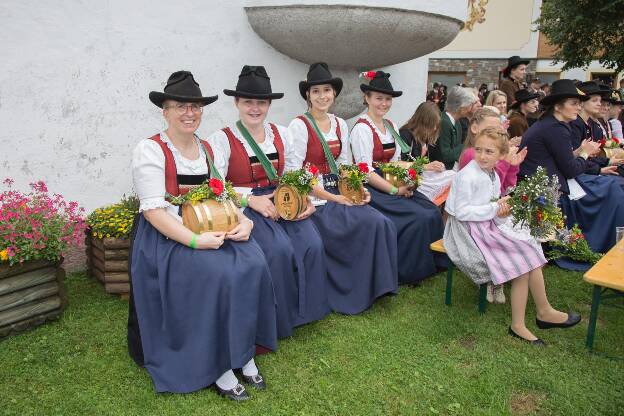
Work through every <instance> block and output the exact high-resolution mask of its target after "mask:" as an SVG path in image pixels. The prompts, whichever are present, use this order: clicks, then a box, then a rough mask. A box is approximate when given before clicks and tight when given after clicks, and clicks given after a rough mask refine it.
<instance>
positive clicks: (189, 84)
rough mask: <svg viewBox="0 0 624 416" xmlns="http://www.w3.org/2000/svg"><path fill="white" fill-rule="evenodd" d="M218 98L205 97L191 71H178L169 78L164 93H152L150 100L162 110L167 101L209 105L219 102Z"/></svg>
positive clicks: (214, 96)
mask: <svg viewBox="0 0 624 416" xmlns="http://www.w3.org/2000/svg"><path fill="white" fill-rule="evenodd" d="M217 98H218V96H216V95H213V96H212V97H203V96H202V92H201V90H200V89H199V84H198V83H197V82H196V81H195V78H193V74H191V73H190V72H189V71H177V72H174V73H173V74H171V76H169V79H168V80H167V85H165V88H164V92H159V91H152V92H150V93H149V99H150V101H151V102H153V103H154V104H155V105H157V106H158V107H160V108H162V105H163V102H164V101H165V100H175V101H179V102H182V103H200V104H203V105H208V104H210V103H214V102H215V101H217Z"/></svg>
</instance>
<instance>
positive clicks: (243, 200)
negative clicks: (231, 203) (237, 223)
mask: <svg viewBox="0 0 624 416" xmlns="http://www.w3.org/2000/svg"><path fill="white" fill-rule="evenodd" d="M246 207H247V194H243V195H242V196H241V208H246Z"/></svg>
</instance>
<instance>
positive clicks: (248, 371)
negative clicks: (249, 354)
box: [243, 358, 258, 377]
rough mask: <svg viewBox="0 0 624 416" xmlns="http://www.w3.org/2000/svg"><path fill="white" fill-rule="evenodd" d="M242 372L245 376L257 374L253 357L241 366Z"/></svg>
mask: <svg viewBox="0 0 624 416" xmlns="http://www.w3.org/2000/svg"><path fill="white" fill-rule="evenodd" d="M243 374H244V375H246V376H247V377H251V376H255V375H258V367H256V362H255V361H254V359H253V358H252V359H251V360H249V362H248V363H247V364H245V365H244V366H243Z"/></svg>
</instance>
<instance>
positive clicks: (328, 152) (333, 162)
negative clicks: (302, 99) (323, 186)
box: [304, 112, 340, 175]
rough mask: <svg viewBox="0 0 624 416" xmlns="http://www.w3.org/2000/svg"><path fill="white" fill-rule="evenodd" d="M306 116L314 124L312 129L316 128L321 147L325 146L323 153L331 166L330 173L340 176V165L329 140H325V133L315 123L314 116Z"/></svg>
mask: <svg viewBox="0 0 624 416" xmlns="http://www.w3.org/2000/svg"><path fill="white" fill-rule="evenodd" d="M304 115H305V117H306V118H307V119H308V121H309V122H310V124H312V127H314V130H315V131H316V135H317V136H318V138H319V141H320V142H321V146H323V153H325V159H327V163H328V164H329V170H330V172H331V173H333V174H334V175H338V165H337V164H336V160H335V159H334V155H333V154H332V152H331V149H330V148H329V145H328V144H327V140H325V136H323V133H321V129H319V128H318V126H317V125H316V121H314V117H312V114H310V113H309V112H306V113H305V114H304ZM336 122H338V121H336ZM339 140H340V139H339Z"/></svg>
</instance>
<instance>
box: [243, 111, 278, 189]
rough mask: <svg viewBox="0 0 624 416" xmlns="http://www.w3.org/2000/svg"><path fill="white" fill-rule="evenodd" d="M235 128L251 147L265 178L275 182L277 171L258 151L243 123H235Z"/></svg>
mask: <svg viewBox="0 0 624 416" xmlns="http://www.w3.org/2000/svg"><path fill="white" fill-rule="evenodd" d="M236 127H238V130H240V132H241V133H242V135H243V137H244V138H245V140H246V141H247V144H248V145H249V147H251V150H253V152H254V154H255V155H256V157H257V158H258V161H259V162H260V164H261V165H262V168H263V169H264V171H265V172H266V175H267V178H269V180H270V181H271V182H272V181H274V180H277V171H276V170H275V167H274V166H273V163H271V161H270V160H269V158H268V157H267V155H265V154H264V152H263V151H262V149H260V146H258V143H256V141H255V140H254V139H253V137H251V134H249V131H248V130H247V128H245V126H243V123H241V121H240V120H238V121H237V122H236Z"/></svg>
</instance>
